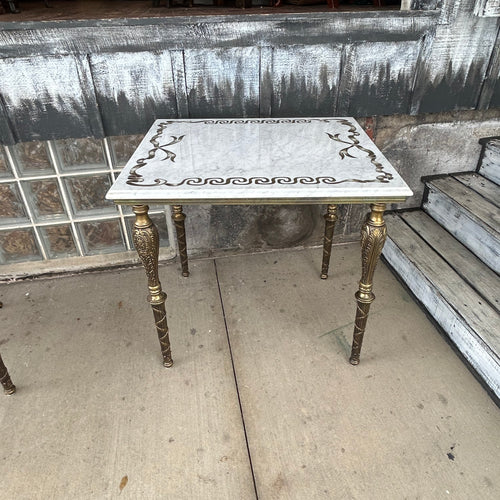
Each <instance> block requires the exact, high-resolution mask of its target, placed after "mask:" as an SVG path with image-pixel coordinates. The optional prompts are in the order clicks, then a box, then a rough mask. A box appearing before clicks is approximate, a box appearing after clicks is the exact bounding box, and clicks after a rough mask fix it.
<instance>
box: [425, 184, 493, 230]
mask: <svg viewBox="0 0 500 500" xmlns="http://www.w3.org/2000/svg"><path fill="white" fill-rule="evenodd" d="M429 185H432V186H435V187H437V188H438V189H439V190H440V191H441V192H443V193H445V194H446V195H447V196H449V197H450V198H452V199H453V200H454V201H455V202H456V203H458V204H459V205H460V206H462V207H463V208H464V209H465V210H467V211H468V212H470V213H471V214H473V215H474V216H475V217H476V218H478V219H480V220H481V221H482V222H484V223H485V224H486V225H487V226H488V227H490V228H491V229H493V230H494V231H496V232H500V213H499V212H498V210H496V209H495V206H494V205H493V204H492V203H490V202H489V201H487V200H485V199H484V198H483V197H482V196H481V195H479V194H478V193H476V192H475V191H473V190H472V189H469V188H468V187H466V186H464V185H463V184H462V183H461V182H458V181H457V180H456V179H454V178H453V177H452V176H449V177H441V178H438V179H433V180H432V181H430V182H429Z"/></svg>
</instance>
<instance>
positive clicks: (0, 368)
mask: <svg viewBox="0 0 500 500" xmlns="http://www.w3.org/2000/svg"><path fill="white" fill-rule="evenodd" d="M0 383H1V384H2V386H3V392H5V394H14V393H15V392H16V386H15V385H14V384H13V383H12V380H11V379H10V376H9V372H8V371H7V367H6V366H5V365H4V363H3V360H2V356H0Z"/></svg>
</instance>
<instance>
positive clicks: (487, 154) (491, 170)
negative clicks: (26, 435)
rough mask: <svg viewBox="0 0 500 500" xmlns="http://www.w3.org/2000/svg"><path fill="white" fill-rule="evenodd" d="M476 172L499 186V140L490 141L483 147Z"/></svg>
mask: <svg viewBox="0 0 500 500" xmlns="http://www.w3.org/2000/svg"><path fill="white" fill-rule="evenodd" d="M477 171H478V173H479V174H481V175H482V176H484V177H486V178H488V179H489V180H490V181H493V182H494V183H495V184H497V185H500V138H496V139H491V140H490V141H488V143H487V144H485V145H484V146H483V151H482V153H481V158H480V161H479V165H478V169H477Z"/></svg>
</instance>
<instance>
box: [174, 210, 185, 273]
mask: <svg viewBox="0 0 500 500" xmlns="http://www.w3.org/2000/svg"><path fill="white" fill-rule="evenodd" d="M172 208H173V210H174V213H173V214H172V219H173V221H174V224H175V232H176V233H177V245H178V246H179V256H180V258H181V267H182V276H186V277H187V276H189V269H188V255H187V245H186V228H185V226H184V220H185V219H186V216H185V215H184V213H183V212H182V205H173V207H172Z"/></svg>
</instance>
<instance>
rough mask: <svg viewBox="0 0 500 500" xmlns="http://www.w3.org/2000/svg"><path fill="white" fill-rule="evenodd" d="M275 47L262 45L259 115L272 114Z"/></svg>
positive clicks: (264, 116)
mask: <svg viewBox="0 0 500 500" xmlns="http://www.w3.org/2000/svg"><path fill="white" fill-rule="evenodd" d="M273 74H274V69H273V48H272V47H261V49H260V61H259V116H260V117H262V118H267V117H270V116H272V99H273V77H272V75H273Z"/></svg>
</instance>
